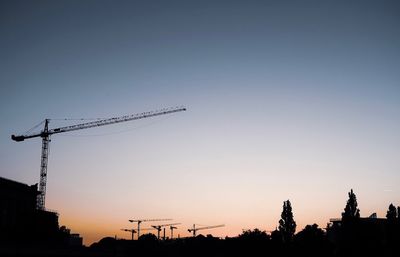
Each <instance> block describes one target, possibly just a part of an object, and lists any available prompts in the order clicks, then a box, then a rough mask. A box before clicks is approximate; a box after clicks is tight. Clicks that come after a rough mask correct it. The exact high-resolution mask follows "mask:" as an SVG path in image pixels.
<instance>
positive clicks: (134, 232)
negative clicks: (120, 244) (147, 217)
mask: <svg viewBox="0 0 400 257" xmlns="http://www.w3.org/2000/svg"><path fill="white" fill-rule="evenodd" d="M121 230H122V231H125V232H130V233H132V240H133V235H134V234H136V233H137V231H136V229H127V228H122V229H121ZM142 230H154V228H142ZM138 239H139V237H138Z"/></svg>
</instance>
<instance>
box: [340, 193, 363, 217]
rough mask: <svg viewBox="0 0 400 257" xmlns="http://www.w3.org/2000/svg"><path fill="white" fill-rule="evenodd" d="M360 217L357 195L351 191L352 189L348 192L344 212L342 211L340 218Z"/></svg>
mask: <svg viewBox="0 0 400 257" xmlns="http://www.w3.org/2000/svg"><path fill="white" fill-rule="evenodd" d="M354 218H360V210H359V209H358V208H357V197H356V195H355V194H354V193H353V189H351V191H350V192H349V200H347V204H346V207H345V208H344V212H342V219H354Z"/></svg>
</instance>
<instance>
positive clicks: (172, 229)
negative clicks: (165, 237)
mask: <svg viewBox="0 0 400 257" xmlns="http://www.w3.org/2000/svg"><path fill="white" fill-rule="evenodd" d="M169 229H171V239H174V229H177V227H174V226H170V227H169Z"/></svg>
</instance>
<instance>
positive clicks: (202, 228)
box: [188, 224, 225, 237]
mask: <svg viewBox="0 0 400 257" xmlns="http://www.w3.org/2000/svg"><path fill="white" fill-rule="evenodd" d="M224 226H225V225H224V224H221V225H215V226H206V227H196V224H193V228H189V229H188V231H189V232H190V233H193V237H195V236H196V233H197V231H198V230H204V229H212V228H220V227H224Z"/></svg>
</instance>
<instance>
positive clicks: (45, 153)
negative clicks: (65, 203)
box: [11, 107, 186, 234]
mask: <svg viewBox="0 0 400 257" xmlns="http://www.w3.org/2000/svg"><path fill="white" fill-rule="evenodd" d="M181 111H186V108H185V107H173V108H164V109H160V110H157V111H151V112H142V113H138V114H132V115H124V116H120V117H115V118H109V119H102V120H97V121H92V122H86V123H81V124H76V125H71V126H66V127H59V128H55V129H49V122H50V119H45V121H44V128H43V130H42V131H41V132H39V133H33V134H27V135H11V139H12V140H14V141H16V142H21V141H24V140H25V139H29V138H35V137H41V138H42V155H41V161H40V183H39V191H40V194H39V195H38V198H37V208H38V209H39V210H44V209H45V199H46V183H47V163H48V159H49V147H50V136H51V135H53V134H58V133H64V132H70V131H75V130H81V129H88V128H93V127H100V126H105V125H111V124H116V123H121V122H126V121H132V120H139V119H144V118H150V117H154V116H159V115H165V114H170V113H175V112H181ZM138 232H139V231H138ZM138 234H139V233H138Z"/></svg>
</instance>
